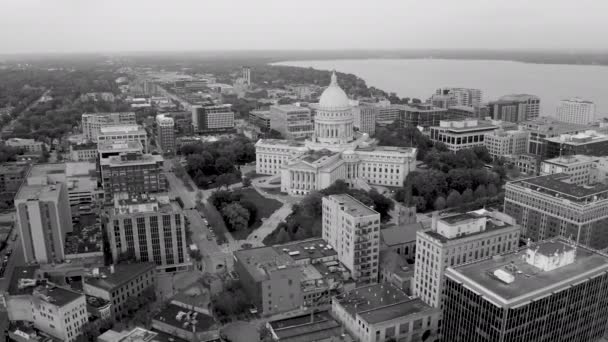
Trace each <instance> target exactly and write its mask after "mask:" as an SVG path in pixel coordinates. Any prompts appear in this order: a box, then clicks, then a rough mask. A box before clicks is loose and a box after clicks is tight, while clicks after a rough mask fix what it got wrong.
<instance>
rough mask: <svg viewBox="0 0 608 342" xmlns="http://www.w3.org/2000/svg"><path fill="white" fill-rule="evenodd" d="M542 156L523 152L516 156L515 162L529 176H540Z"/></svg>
mask: <svg viewBox="0 0 608 342" xmlns="http://www.w3.org/2000/svg"><path fill="white" fill-rule="evenodd" d="M540 162H541V158H540V157H539V156H537V155H536V154H532V153H523V154H520V155H517V156H516V157H515V158H514V163H515V165H516V166H517V169H518V170H519V172H521V173H522V174H524V175H528V176H538V174H539V173H540Z"/></svg>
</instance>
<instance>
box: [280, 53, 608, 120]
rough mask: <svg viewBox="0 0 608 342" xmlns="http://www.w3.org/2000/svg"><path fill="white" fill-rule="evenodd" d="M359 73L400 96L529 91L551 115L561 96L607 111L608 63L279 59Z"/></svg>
mask: <svg viewBox="0 0 608 342" xmlns="http://www.w3.org/2000/svg"><path fill="white" fill-rule="evenodd" d="M275 64H278V65H290V66H298V67H313V68H315V69H322V70H332V69H335V70H337V71H340V72H344V73H351V74H355V75H357V76H359V77H361V78H362V79H364V80H365V82H366V83H367V85H368V86H374V87H376V88H379V89H382V90H384V91H387V92H395V93H397V95H399V96H400V97H410V98H419V99H421V100H422V101H425V100H426V99H427V98H429V97H430V96H431V95H432V94H433V93H434V92H435V89H437V88H440V87H466V88H478V89H481V90H482V91H483V101H484V102H488V101H492V100H495V99H497V98H498V97H500V96H502V95H507V94H513V93H528V94H533V95H536V96H538V97H540V103H541V115H546V116H553V115H554V114H555V108H556V107H557V104H558V102H559V100H560V99H563V98H568V97H575V96H578V97H582V98H584V99H587V100H591V101H593V102H595V104H596V108H597V113H598V115H597V116H598V117H600V116H604V117H605V116H608V66H595V65H565V64H532V63H522V62H512V61H496V60H457V59H352V60H350V59H344V60H313V61H285V62H280V63H275Z"/></svg>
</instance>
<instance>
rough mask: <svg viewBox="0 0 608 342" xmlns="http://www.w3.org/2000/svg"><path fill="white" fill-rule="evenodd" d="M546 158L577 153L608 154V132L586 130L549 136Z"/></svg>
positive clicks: (599, 155)
mask: <svg viewBox="0 0 608 342" xmlns="http://www.w3.org/2000/svg"><path fill="white" fill-rule="evenodd" d="M545 142H546V145H547V146H546V152H545V158H555V157H559V156H568V155H575V154H584V155H588V156H594V157H604V156H608V134H604V133H599V132H597V131H585V132H584V133H578V134H575V135H571V134H562V135H560V136H559V137H553V138H547V139H545Z"/></svg>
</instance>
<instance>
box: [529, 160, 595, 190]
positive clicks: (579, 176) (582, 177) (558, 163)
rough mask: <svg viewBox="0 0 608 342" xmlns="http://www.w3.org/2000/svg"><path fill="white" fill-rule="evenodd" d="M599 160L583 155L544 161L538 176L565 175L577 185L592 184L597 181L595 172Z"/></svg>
mask: <svg viewBox="0 0 608 342" xmlns="http://www.w3.org/2000/svg"><path fill="white" fill-rule="evenodd" d="M599 161H600V158H597V157H590V156H585V155H570V156H563V157H557V158H552V159H545V160H543V161H542V162H541V163H540V175H541V176H544V175H552V174H555V173H566V174H569V175H570V181H571V182H572V183H574V184H577V185H581V186H582V185H587V184H593V183H595V182H597V181H598V179H597V176H598V175H597V174H596V172H595V170H596V169H597V166H598V164H599Z"/></svg>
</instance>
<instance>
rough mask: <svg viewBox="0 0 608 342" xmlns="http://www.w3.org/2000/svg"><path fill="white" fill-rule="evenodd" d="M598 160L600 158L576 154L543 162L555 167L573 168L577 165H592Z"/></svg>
mask: <svg viewBox="0 0 608 342" xmlns="http://www.w3.org/2000/svg"><path fill="white" fill-rule="evenodd" d="M598 160H599V158H598V157H592V156H588V155H584V154H575V155H569V156H561V157H556V158H551V159H545V160H543V162H544V163H549V164H555V165H564V166H571V165H576V164H585V163H592V162H595V161H598Z"/></svg>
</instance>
